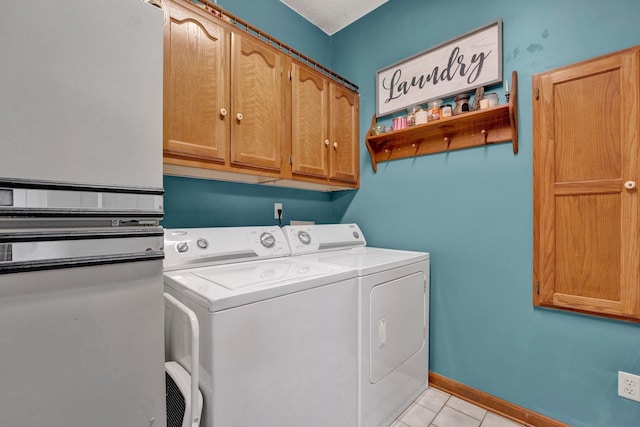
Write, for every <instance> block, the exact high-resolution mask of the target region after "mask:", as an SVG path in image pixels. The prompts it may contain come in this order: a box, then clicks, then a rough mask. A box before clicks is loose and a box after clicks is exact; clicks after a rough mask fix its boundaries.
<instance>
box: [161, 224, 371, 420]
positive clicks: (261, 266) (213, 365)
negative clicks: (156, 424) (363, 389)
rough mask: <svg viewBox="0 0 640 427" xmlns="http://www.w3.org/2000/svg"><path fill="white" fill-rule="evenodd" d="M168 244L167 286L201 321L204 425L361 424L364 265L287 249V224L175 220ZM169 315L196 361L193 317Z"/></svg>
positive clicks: (185, 357) (178, 342)
mask: <svg viewBox="0 0 640 427" xmlns="http://www.w3.org/2000/svg"><path fill="white" fill-rule="evenodd" d="M165 254H166V260H165V274H164V282H165V290H166V292H168V293H170V294H171V295H173V296H174V297H175V298H176V299H178V300H179V301H181V302H182V303H183V304H185V305H186V306H187V307H189V308H190V309H191V310H192V311H194V312H195V313H196V316H197V318H198V321H199V324H200V357H199V358H200V388H201V390H202V393H203V396H204V409H203V414H202V422H201V426H205V427H248V426H260V427H282V426H309V427H314V426H316V427H352V426H355V425H356V423H357V420H356V417H357V412H356V410H357V351H358V346H357V335H358V330H357V323H358V321H357V306H358V297H357V282H356V279H355V270H354V269H351V268H348V267H342V266H337V265H333V266H332V265H328V264H326V265H320V264H317V263H312V262H306V261H304V260H302V259H299V258H292V257H289V256H287V255H289V247H288V245H287V242H286V240H285V238H284V234H283V233H282V231H281V229H280V228H278V227H234V228H208V229H202V228H200V229H196V228H194V229H168V230H165ZM247 260H253V261H247ZM166 323H167V325H166V326H167V327H166V330H167V331H168V334H167V337H166V338H167V343H168V348H167V360H176V361H178V362H179V363H181V364H183V365H184V366H185V368H186V369H187V370H188V371H190V367H189V366H188V365H189V360H190V354H189V353H190V348H191V347H190V342H189V340H190V338H189V330H188V327H187V326H186V325H185V324H183V321H182V318H181V316H180V315H179V314H178V313H171V312H169V311H168V312H167V318H166Z"/></svg>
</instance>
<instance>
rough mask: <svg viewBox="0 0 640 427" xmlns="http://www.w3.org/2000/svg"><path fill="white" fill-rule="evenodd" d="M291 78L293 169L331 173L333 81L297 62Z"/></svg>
mask: <svg viewBox="0 0 640 427" xmlns="http://www.w3.org/2000/svg"><path fill="white" fill-rule="evenodd" d="M291 74H292V78H291V79H292V82H291V92H292V96H291V112H292V115H291V154H292V163H291V168H292V172H293V173H294V174H297V175H309V176H313V177H318V178H328V177H329V150H330V148H329V81H328V79H327V78H326V77H324V76H321V75H320V74H319V73H316V72H313V71H311V70H310V69H309V68H307V67H301V66H299V65H298V64H295V63H294V64H293V67H292V73H291Z"/></svg>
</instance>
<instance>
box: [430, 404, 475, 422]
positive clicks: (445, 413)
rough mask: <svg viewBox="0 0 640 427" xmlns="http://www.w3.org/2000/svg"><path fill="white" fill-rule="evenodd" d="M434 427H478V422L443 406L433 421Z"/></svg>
mask: <svg viewBox="0 0 640 427" xmlns="http://www.w3.org/2000/svg"><path fill="white" fill-rule="evenodd" d="M433 425H434V426H436V427H479V426H480V420H478V419H476V418H473V417H471V416H469V415H467V414H463V413H462V412H459V411H456V410H455V409H453V408H450V407H449V406H445V407H444V408H442V410H441V411H440V412H439V413H438V416H436V418H435V419H434V420H433Z"/></svg>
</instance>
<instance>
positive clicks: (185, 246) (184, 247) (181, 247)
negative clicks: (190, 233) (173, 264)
mask: <svg viewBox="0 0 640 427" xmlns="http://www.w3.org/2000/svg"><path fill="white" fill-rule="evenodd" d="M176 249H177V250H178V252H180V253H181V254H182V253H185V252H187V251H188V250H189V244H188V243H187V242H180V243H178V244H177V245H176Z"/></svg>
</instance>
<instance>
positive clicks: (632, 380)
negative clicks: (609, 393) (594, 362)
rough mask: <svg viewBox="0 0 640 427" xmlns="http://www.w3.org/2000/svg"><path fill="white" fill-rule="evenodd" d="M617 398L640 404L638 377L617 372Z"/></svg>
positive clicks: (639, 382) (639, 380) (639, 381)
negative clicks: (620, 397)
mask: <svg viewBox="0 0 640 427" xmlns="http://www.w3.org/2000/svg"><path fill="white" fill-rule="evenodd" d="M618 396H622V397H624V398H626V399H631V400H635V401H636V402H640V376H638V375H633V374H628V373H626V372H622V371H618Z"/></svg>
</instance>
